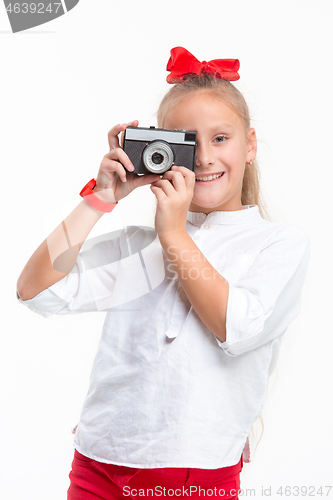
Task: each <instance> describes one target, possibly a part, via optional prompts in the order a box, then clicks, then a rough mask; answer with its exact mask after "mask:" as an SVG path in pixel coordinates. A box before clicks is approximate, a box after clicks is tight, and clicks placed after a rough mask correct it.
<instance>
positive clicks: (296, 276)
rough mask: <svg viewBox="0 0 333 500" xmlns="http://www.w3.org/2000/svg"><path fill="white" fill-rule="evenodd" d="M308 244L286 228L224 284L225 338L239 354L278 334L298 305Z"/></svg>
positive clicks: (224, 345) (231, 350)
mask: <svg viewBox="0 0 333 500" xmlns="http://www.w3.org/2000/svg"><path fill="white" fill-rule="evenodd" d="M309 257H310V243H309V238H308V236H307V235H306V234H304V233H303V232H302V231H300V230H299V229H298V228H294V227H291V226H286V227H284V228H283V229H280V231H279V232H278V234H275V235H274V237H273V238H272V239H271V240H270V241H269V242H268V243H267V245H266V247H265V248H264V249H263V250H262V251H261V252H260V254H259V256H258V258H257V259H256V260H255V261H254V263H253V264H252V266H251V267H250V268H249V270H248V271H247V273H246V275H245V276H244V277H242V278H241V279H239V280H238V281H237V282H236V283H235V284H234V285H232V286H230V288H229V297H228V305H227V319H226V341H225V342H221V341H220V340H219V339H216V340H217V342H218V344H219V346H220V347H221V348H222V349H223V350H224V352H225V353H226V354H228V355H230V356H238V355H240V354H243V353H245V352H247V351H250V350H252V349H255V348H257V347H260V346H262V345H263V344H265V343H267V342H269V341H271V340H273V339H275V338H277V337H278V336H280V335H282V334H283V333H284V332H285V331H286V329H287V327H288V325H289V324H290V323H291V321H293V320H294V319H295V318H296V317H297V315H298V313H299V311H300V304H301V290H302V287H303V284H304V280H305V276H306V270H307V266H308V262H309Z"/></svg>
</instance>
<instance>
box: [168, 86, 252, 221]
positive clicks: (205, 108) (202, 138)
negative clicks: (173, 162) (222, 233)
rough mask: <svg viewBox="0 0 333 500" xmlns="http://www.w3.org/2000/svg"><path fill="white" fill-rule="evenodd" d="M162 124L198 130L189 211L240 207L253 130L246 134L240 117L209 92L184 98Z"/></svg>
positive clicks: (170, 128)
mask: <svg viewBox="0 0 333 500" xmlns="http://www.w3.org/2000/svg"><path fill="white" fill-rule="evenodd" d="M164 127H165V128H166V129H169V130H172V129H185V130H192V131H196V132H197V148H196V164H195V170H194V172H195V178H196V180H195V187H194V193H193V198H192V202H191V205H190V207H189V210H190V211H192V212H203V213H205V214H208V213H210V212H212V211H216V210H219V211H220V210H221V211H231V210H242V203H241V193H242V182H243V175H244V169H245V163H246V162H247V161H248V162H249V161H250V160H254V158H255V155H256V150H257V146H256V135H255V131H254V129H250V130H249V132H248V133H247V134H246V133H245V130H244V126H243V123H242V121H241V119H240V118H239V116H238V115H237V114H236V113H235V112H234V111H232V109H231V108H229V107H228V106H227V105H225V104H223V103H222V102H221V101H219V100H217V99H214V98H213V97H212V96H211V95H210V94H209V93H208V92H198V93H196V94H193V95H189V96H187V97H185V98H184V99H183V100H182V101H181V102H180V104H178V105H177V106H176V107H175V108H174V109H173V110H171V111H170V112H168V113H167V115H166V117H165V121H164ZM179 166H181V165H179ZM210 176H214V178H213V179H211V178H210ZM215 176H218V177H217V178H215ZM207 177H208V179H207V180H205V178H207Z"/></svg>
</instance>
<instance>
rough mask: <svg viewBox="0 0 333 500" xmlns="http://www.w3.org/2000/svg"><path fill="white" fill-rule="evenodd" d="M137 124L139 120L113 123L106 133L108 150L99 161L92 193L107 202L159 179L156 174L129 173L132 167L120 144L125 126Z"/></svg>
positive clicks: (135, 125)
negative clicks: (118, 123) (120, 123)
mask: <svg viewBox="0 0 333 500" xmlns="http://www.w3.org/2000/svg"><path fill="white" fill-rule="evenodd" d="M138 124H139V122H138V121H137V120H135V121H134V122H131V123H128V124H127V123H124V124H122V125H115V126H114V127H113V128H112V129H111V130H110V131H109V133H108V140H109V146H110V152H109V153H107V154H106V155H105V156H104V158H103V160H102V162H101V165H100V168H99V171H98V175H97V178H96V186H95V188H94V194H96V195H97V196H98V197H99V198H100V199H101V200H103V201H105V202H107V203H115V202H116V201H119V200H121V199H122V198H124V197H125V196H127V195H128V194H129V193H130V192H131V191H133V189H135V188H137V187H139V186H145V185H146V184H150V183H151V182H154V181H156V180H157V179H159V176H158V175H156V174H149V175H137V174H133V173H130V172H131V171H133V170H134V167H133V165H132V164H131V160H130V159H129V157H128V156H127V154H126V153H125V151H124V150H123V149H122V148H121V146H120V144H121V145H122V142H123V133H124V131H125V129H126V127H128V126H129V125H130V126H132V127H137V126H138ZM120 133H122V136H121V143H119V138H118V135H119V134H120ZM124 167H125V168H126V169H127V170H128V171H129V172H127V171H126V170H125V168H124Z"/></svg>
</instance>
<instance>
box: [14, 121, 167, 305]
mask: <svg viewBox="0 0 333 500" xmlns="http://www.w3.org/2000/svg"><path fill="white" fill-rule="evenodd" d="M129 125H132V126H137V125H138V122H137V121H135V122H132V123H131V124H129ZM126 127H127V124H122V125H116V126H115V127H113V128H112V129H111V130H110V132H109V134H108V137H109V145H110V152H109V153H108V154H106V155H105V156H104V158H103V160H102V163H101V166H100V169H99V172H98V175H97V178H96V187H95V189H94V193H95V194H96V196H98V197H100V198H101V199H102V200H103V201H105V202H107V203H115V201H119V200H120V199H121V198H124V197H125V196H127V195H128V194H129V193H130V192H131V191H133V189H135V188H137V187H139V186H143V185H145V184H149V183H150V182H152V181H154V180H156V179H157V178H159V177H158V176H157V175H154V174H151V175H146V176H138V175H137V174H132V173H129V172H126V170H125V168H124V167H126V169H127V170H134V167H132V165H131V162H130V159H129V158H128V156H127V155H126V153H125V152H124V151H123V150H122V149H121V148H120V147H119V140H118V134H119V133H120V132H123V131H124V130H125V128H126ZM102 215H103V213H102V212H99V211H98V210H96V209H95V208H93V207H91V206H90V205H89V204H88V203H87V202H86V201H84V200H83V201H81V203H80V204H79V205H78V206H77V207H76V208H75V209H74V210H73V212H72V213H71V214H70V215H68V217H66V219H65V220H64V221H63V222H62V223H61V224H59V226H57V227H56V228H55V230H54V231H53V232H52V233H51V234H50V235H49V236H48V237H47V238H46V240H44V241H43V243H42V244H41V245H40V246H39V247H38V248H37V250H36V251H35V252H34V253H33V255H32V256H31V257H30V259H29V261H28V262H27V264H26V265H25V267H24V269H23V271H22V273H21V275H20V277H19V279H18V282H17V292H18V294H19V296H20V298H21V299H22V300H29V299H31V298H33V297H35V296H36V295H37V294H39V293H40V292H42V291H43V290H45V289H46V288H48V287H50V286H51V285H53V284H54V283H56V282H58V281H60V280H61V279H63V278H64V277H65V276H67V275H68V274H69V272H70V271H71V269H72V268H73V267H74V265H75V262H76V259H77V256H78V253H79V250H80V248H81V245H82V243H83V242H84V241H85V239H86V238H87V236H88V234H89V233H90V231H91V230H92V228H93V227H94V225H95V224H96V223H97V222H98V220H99V219H100V218H101V217H102Z"/></svg>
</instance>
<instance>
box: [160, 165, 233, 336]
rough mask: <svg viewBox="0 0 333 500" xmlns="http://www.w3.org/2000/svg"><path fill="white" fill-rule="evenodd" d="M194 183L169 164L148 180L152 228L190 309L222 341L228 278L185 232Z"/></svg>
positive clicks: (191, 174)
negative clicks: (154, 201)
mask: <svg viewBox="0 0 333 500" xmlns="http://www.w3.org/2000/svg"><path fill="white" fill-rule="evenodd" d="M194 185H195V175H194V172H192V171H190V170H188V169H187V168H184V167H172V170H170V171H168V172H166V173H165V174H164V176H163V179H161V180H158V181H157V182H154V183H152V185H151V190H152V191H153V193H154V194H155V195H156V198H157V202H158V203H157V211H156V218H155V229H156V231H157V233H158V236H159V239H160V243H161V245H162V247H163V248H164V251H165V252H166V255H167V257H168V259H169V260H170V262H171V264H172V266H173V269H174V270H175V272H177V274H178V278H179V281H180V282H181V285H182V286H183V288H184V291H185V293H186V295H187V297H188V299H189V301H190V302H191V304H192V307H193V309H194V310H195V312H196V313H197V314H198V316H199V318H200V319H201V321H202V322H203V323H204V325H206V327H207V328H208V329H209V330H210V331H211V332H213V334H214V335H215V336H216V337H217V338H218V339H219V340H221V341H222V342H224V341H225V338H226V311H227V303H228V291H229V285H228V282H227V281H226V279H225V278H223V276H221V275H220V274H219V273H218V272H217V271H216V270H215V269H214V267H213V266H212V265H211V264H210V263H209V262H208V261H207V259H206V258H205V256H204V255H203V254H202V252H201V251H200V250H199V248H198V247H197V245H196V244H195V243H194V241H193V240H192V238H191V237H190V236H189V235H188V234H187V232H186V215H187V212H188V208H189V205H190V203H191V200H192V197H193V189H194Z"/></svg>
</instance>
